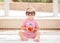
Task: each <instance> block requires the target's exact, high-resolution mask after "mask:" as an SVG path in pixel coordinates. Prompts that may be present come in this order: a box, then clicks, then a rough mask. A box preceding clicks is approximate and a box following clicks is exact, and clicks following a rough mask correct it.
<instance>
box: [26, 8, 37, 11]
mask: <svg viewBox="0 0 60 43" xmlns="http://www.w3.org/2000/svg"><path fill="white" fill-rule="evenodd" d="M29 9H32V10H33V11H36V10H35V9H34V8H33V7H28V8H27V9H26V11H27V10H29Z"/></svg>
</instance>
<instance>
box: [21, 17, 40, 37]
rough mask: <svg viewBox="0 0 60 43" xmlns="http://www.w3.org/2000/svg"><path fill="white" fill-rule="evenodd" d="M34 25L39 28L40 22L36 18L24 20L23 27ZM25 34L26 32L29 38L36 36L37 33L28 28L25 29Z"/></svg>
mask: <svg viewBox="0 0 60 43" xmlns="http://www.w3.org/2000/svg"><path fill="white" fill-rule="evenodd" d="M30 25H31V26H32V27H35V28H36V27H38V28H39V25H38V23H37V22H36V21H35V20H34V19H32V20H30V19H29V18H28V19H26V20H25V21H24V22H23V24H22V26H23V27H26V26H27V27H28V26H30ZM24 34H25V36H26V37H27V38H34V37H35V33H34V32H29V31H27V30H24Z"/></svg>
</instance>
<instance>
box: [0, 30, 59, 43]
mask: <svg viewBox="0 0 60 43" xmlns="http://www.w3.org/2000/svg"><path fill="white" fill-rule="evenodd" d="M18 32H19V30H8V31H0V42H1V43H60V31H58V30H41V31H40V42H34V41H33V39H29V40H28V41H21V40H20V37H19V35H18Z"/></svg>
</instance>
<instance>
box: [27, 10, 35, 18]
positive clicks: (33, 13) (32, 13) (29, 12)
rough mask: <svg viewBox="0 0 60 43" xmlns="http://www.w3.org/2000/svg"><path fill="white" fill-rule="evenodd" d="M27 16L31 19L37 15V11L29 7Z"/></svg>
mask: <svg viewBox="0 0 60 43" xmlns="http://www.w3.org/2000/svg"><path fill="white" fill-rule="evenodd" d="M26 16H27V17H28V18H30V19H32V18H34V16H35V11H34V10H33V9H28V10H27V11H26Z"/></svg>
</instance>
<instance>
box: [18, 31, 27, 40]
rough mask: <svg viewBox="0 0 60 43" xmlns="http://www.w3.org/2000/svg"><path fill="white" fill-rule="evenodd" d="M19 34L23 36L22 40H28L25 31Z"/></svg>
mask: <svg viewBox="0 0 60 43" xmlns="http://www.w3.org/2000/svg"><path fill="white" fill-rule="evenodd" d="M19 36H20V37H21V40H23V41H26V40H28V39H27V37H26V36H25V34H24V32H19Z"/></svg>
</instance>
